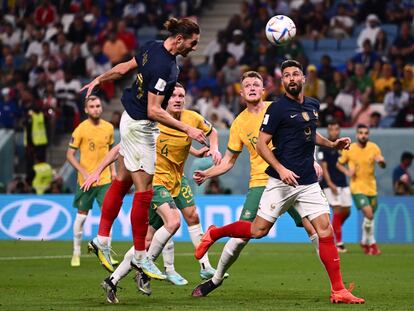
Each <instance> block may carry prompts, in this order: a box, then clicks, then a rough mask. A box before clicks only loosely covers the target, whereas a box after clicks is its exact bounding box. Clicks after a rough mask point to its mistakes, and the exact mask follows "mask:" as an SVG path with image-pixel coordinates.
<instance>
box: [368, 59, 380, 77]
mask: <svg viewBox="0 0 414 311" xmlns="http://www.w3.org/2000/svg"><path fill="white" fill-rule="evenodd" d="M381 72H382V61H381V60H380V59H377V60H376V61H375V63H374V66H373V67H372V69H371V71H370V72H369V76H370V78H371V80H372V81H373V82H374V81H376V80H378V79H379V78H380V77H381Z"/></svg>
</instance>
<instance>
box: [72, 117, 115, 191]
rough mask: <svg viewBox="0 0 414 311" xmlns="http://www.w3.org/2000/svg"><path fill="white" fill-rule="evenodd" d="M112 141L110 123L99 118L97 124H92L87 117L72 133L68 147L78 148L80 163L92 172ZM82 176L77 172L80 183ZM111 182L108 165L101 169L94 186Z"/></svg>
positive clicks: (81, 182)
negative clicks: (97, 181)
mask: <svg viewBox="0 0 414 311" xmlns="http://www.w3.org/2000/svg"><path fill="white" fill-rule="evenodd" d="M113 143H114V127H113V126H112V124H111V123H109V122H107V121H105V120H102V119H101V120H100V122H99V124H98V125H94V124H93V123H92V122H91V121H89V119H87V120H85V121H83V122H82V123H81V124H79V125H78V127H77V128H76V129H75V130H74V131H73V133H72V139H71V142H70V143H69V147H70V148H73V149H79V151H80V165H81V166H82V167H83V168H85V169H86V171H87V172H88V173H92V172H93V171H94V170H95V169H96V167H97V166H98V164H99V163H100V162H101V161H102V159H103V158H104V157H105V155H106V154H107V153H108V151H109V148H110V146H111V145H112V144H113ZM83 182H84V178H83V176H82V174H80V173H79V172H78V183H79V185H82V184H83ZM110 182H111V172H110V170H109V167H107V168H106V169H104V170H103V172H102V173H101V175H100V178H99V183H95V184H94V186H100V185H105V184H108V183H110Z"/></svg>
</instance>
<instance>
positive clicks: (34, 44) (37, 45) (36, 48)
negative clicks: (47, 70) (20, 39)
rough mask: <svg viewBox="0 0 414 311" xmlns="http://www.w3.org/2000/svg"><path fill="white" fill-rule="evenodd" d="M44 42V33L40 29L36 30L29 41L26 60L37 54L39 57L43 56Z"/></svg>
mask: <svg viewBox="0 0 414 311" xmlns="http://www.w3.org/2000/svg"><path fill="white" fill-rule="evenodd" d="M42 41H43V31H42V30H40V29H34V30H33V32H32V34H31V38H30V40H29V42H30V43H29V45H28V47H27V50H26V54H25V56H26V58H28V57H30V56H31V55H33V54H35V55H36V56H37V57H39V56H41V55H42V53H43V48H42Z"/></svg>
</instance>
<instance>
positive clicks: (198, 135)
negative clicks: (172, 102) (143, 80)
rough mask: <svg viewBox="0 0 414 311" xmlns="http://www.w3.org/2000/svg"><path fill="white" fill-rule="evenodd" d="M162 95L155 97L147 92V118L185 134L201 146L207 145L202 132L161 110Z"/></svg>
mask: <svg viewBox="0 0 414 311" xmlns="http://www.w3.org/2000/svg"><path fill="white" fill-rule="evenodd" d="M163 100H164V95H156V94H154V93H151V92H148V111H147V112H148V117H149V118H150V119H151V120H154V121H157V122H159V123H161V124H163V125H165V126H168V127H172V128H174V129H176V130H179V131H181V132H184V133H186V134H187V135H188V136H189V137H190V138H191V139H195V140H197V141H198V142H199V143H201V144H203V145H207V140H206V135H205V134H204V132H203V131H202V130H199V129H196V128H194V127H191V126H189V125H187V124H185V123H183V122H181V121H178V120H176V119H174V118H173V117H172V116H171V115H170V114H169V113H168V112H167V111H165V110H164V109H162V108H161V104H162V102H163Z"/></svg>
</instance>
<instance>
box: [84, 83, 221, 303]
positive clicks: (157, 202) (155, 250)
mask: <svg viewBox="0 0 414 311" xmlns="http://www.w3.org/2000/svg"><path fill="white" fill-rule="evenodd" d="M184 100H185V90H184V88H183V86H182V85H181V84H179V83H177V85H176V87H175V89H174V92H173V94H172V96H171V98H170V100H169V103H168V106H167V112H168V113H170V114H171V115H172V116H173V117H174V118H176V119H177V120H180V121H181V122H184V123H185V124H188V125H190V126H193V127H195V128H199V129H201V130H203V131H204V133H205V134H206V135H207V136H210V149H208V148H207V147H204V148H202V149H201V150H199V151H197V150H195V149H194V148H192V147H191V142H192V141H191V139H188V136H187V135H186V134H185V133H182V132H180V131H177V130H175V129H172V128H169V127H166V126H163V125H161V124H160V125H159V128H160V132H161V134H160V136H159V137H158V139H157V163H156V171H155V176H154V181H153V186H154V197H153V199H152V202H151V207H152V208H151V210H150V226H149V229H148V233H147V237H146V240H147V246H149V249H148V256H150V258H151V259H152V260H154V261H155V259H156V258H157V257H158V256H159V254H160V253H161V251H162V250H163V249H164V248H165V247H166V244H167V243H170V244H169V246H168V249H167V252H168V251H169V254H165V252H164V253H163V254H165V255H166V256H167V257H168V258H167V257H166V256H164V265H165V268H166V270H165V277H166V279H167V280H169V281H170V282H172V283H173V284H175V285H185V284H187V283H188V282H187V280H185V279H184V278H183V277H182V276H181V275H179V274H178V273H177V272H176V271H175V269H174V265H173V246H172V245H171V243H172V241H171V237H172V235H173V234H174V233H175V232H176V231H177V230H178V228H179V227H180V215H179V212H178V209H179V210H180V211H181V213H182V214H183V216H184V219H185V220H186V222H187V224H188V226H189V227H188V230H189V233H190V237H191V240H192V241H193V244H194V247H195V246H196V245H198V244H199V242H200V239H201V236H202V235H203V231H202V228H201V225H200V219H199V216H198V213H197V210H196V207H195V203H194V199H193V195H192V192H191V188H190V186H189V185H188V182H187V179H186V178H185V176H183V172H184V164H185V161H186V159H187V157H188V154H189V153H191V154H193V155H196V156H202V155H204V154H206V155H207V156H210V155H211V156H212V158H213V162H214V163H215V164H219V163H220V161H221V154H220V153H219V152H218V136H217V131H216V130H215V129H214V128H213V127H212V126H211V124H210V123H209V122H207V121H206V120H204V118H203V117H202V116H200V115H199V114H198V113H196V112H194V111H189V110H183V108H184ZM118 150H119V146H116V147H115V148H114V150H113V151H112V152H111V153H110V154H108V156H107V157H106V158H105V159H104V161H103V162H102V163H101V164H100V165H99V167H98V169H97V171H95V172H94V173H93V174H91V176H90V177H89V178H88V180H87V181H86V182H85V184H84V185H83V187H84V188H86V189H87V188H88V187H89V186H90V185H91V184H92V183H93V182H94V181H95V180H96V178H97V177H98V176H99V172H100V171H101V170H102V169H103V168H104V167H106V166H107V165H108V164H109V163H111V162H113V161H115V159H116V157H117V156H118V154H117V151H118ZM130 185H132V182H130ZM177 208H178V209H177ZM154 233H155V234H154ZM169 241H171V242H169ZM132 257H133V248H131V249H130V250H129V251H128V252H127V253H126V254H125V257H124V260H123V261H122V263H121V264H120V265H119V267H118V268H117V269H116V270H115V272H114V273H113V274H112V275H111V276H110V277H109V278H107V279H105V280H104V281H103V283H102V287H103V288H104V289H105V291H106V293H107V301H108V302H110V303H116V302H117V301H118V299H117V298H116V285H117V283H118V282H119V281H120V280H121V279H122V278H123V277H124V276H126V275H127V274H128V272H129V271H130V268H131V267H130V262H131V258H132ZM199 262H200V266H201V270H200V277H201V278H202V279H208V278H211V277H212V276H213V274H214V272H215V269H213V268H212V267H211V264H210V262H209V259H208V255H207V254H206V255H205V256H203V258H201V259H200V260H199ZM136 282H137V285H138V288H139V289H140V290H141V291H142V292H143V293H145V294H147V295H150V294H151V289H150V287H149V279H148V278H145V275H143V274H142V273H140V272H138V276H137V278H136Z"/></svg>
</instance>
